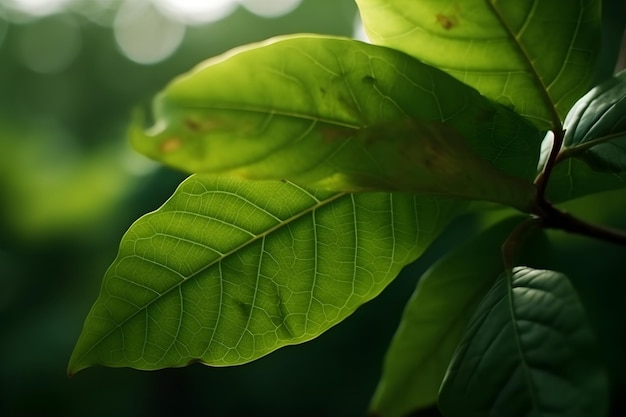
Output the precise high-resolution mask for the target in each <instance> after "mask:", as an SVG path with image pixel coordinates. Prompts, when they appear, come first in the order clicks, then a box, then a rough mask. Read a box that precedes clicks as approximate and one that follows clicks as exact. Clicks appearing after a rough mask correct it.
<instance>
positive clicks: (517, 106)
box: [357, 0, 601, 129]
mask: <svg viewBox="0 0 626 417" xmlns="http://www.w3.org/2000/svg"><path fill="white" fill-rule="evenodd" d="M357 3H358V5H359V9H360V10H361V16H362V19H363V22H364V25H365V29H366V32H367V33H368V35H369V37H370V38H371V39H372V41H373V42H374V43H377V44H381V45H386V46H390V47H392V48H396V49H399V50H401V51H404V52H407V53H409V54H411V55H413V56H415V57H417V58H419V59H421V60H422V61H424V62H426V63H427V64H430V65H433V66H435V67H438V68H441V69H443V70H445V71H446V72H448V73H450V74H451V75H453V76H454V77H456V78H457V79H459V80H461V81H463V82H465V83H467V84H469V85H471V86H473V87H475V88H477V89H478V90H479V91H480V92H481V93H482V94H484V95H485V96H487V97H490V98H492V99H494V100H496V101H498V102H500V103H503V104H507V105H510V106H511V107H513V108H514V110H515V111H516V112H518V113H520V114H521V115H523V116H525V117H527V118H528V119H529V120H531V121H532V122H533V123H535V125H537V126H539V127H540V128H542V129H549V128H551V127H553V126H555V125H560V121H561V120H563V119H564V118H565V115H566V114H567V112H568V111H569V109H570V107H571V106H572V105H573V104H574V102H575V101H576V100H577V99H578V98H579V97H580V96H582V95H583V94H584V93H585V92H586V91H587V90H588V89H589V87H591V83H592V82H593V77H594V70H595V67H596V60H597V57H598V52H599V50H600V27H601V19H600V5H601V1H600V0H591V1H569V2H567V3H564V2H563V1H562V0H541V1H537V0H515V1H498V0H463V1H451V0H420V1H414V0H357Z"/></svg>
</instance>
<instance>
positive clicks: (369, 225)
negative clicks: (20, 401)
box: [69, 175, 460, 373]
mask: <svg viewBox="0 0 626 417" xmlns="http://www.w3.org/2000/svg"><path fill="white" fill-rule="evenodd" d="M459 208H460V207H459V203H458V202H455V201H452V202H446V201H441V200H438V199H432V198H419V197H416V196H414V195H409V194H388V193H363V194H345V193H336V192H328V191H316V190H312V189H304V188H301V187H299V186H296V185H293V184H291V183H283V182H264V181H252V182H250V181H244V180H238V179H233V178H231V179H224V178H222V179H215V178H213V177H208V176H206V175H196V176H192V177H190V178H189V179H187V180H186V181H185V182H183V184H182V185H181V186H180V187H179V189H178V190H177V191H176V192H175V194H174V195H173V197H172V198H171V199H170V200H168V201H167V202H166V203H165V204H164V205H163V206H162V207H161V208H160V209H158V210H157V211H155V212H154V213H151V214H148V215H146V216H144V217H142V218H141V219H139V220H138V221H137V222H136V223H135V224H134V225H133V226H131V228H130V229H129V231H128V232H127V234H126V235H125V236H124V238H123V239H122V243H121V246H120V251H119V254H118V256H117V258H116V260H115V261H114V262H113V264H112V265H111V267H110V268H109V270H108V272H107V274H106V276H105V278H104V281H103V284H102V290H101V293H100V296H99V297H98V299H97V301H96V303H95V304H94V306H93V308H92V310H91V312H90V313H89V316H88V318H87V320H86V323H85V327H84V329H83V332H82V334H81V336H80V339H79V341H78V343H77V345H76V348H75V350H74V353H73V354H72V358H71V360H70V364H69V372H70V373H75V372H77V371H80V370H81V369H83V368H86V367H88V366H91V365H95V364H102V365H107V366H114V367H119V366H128V367H134V368H139V369H158V368H164V367H179V366H184V365H187V364H189V363H190V362H194V361H199V362H202V363H206V364H209V365H234V364H241V363H245V362H249V361H252V360H254V359H256V358H259V357H261V356H263V355H266V354H268V353H270V352H272V351H274V350H276V349H278V348H279V347H281V346H285V345H290V344H295V343H301V342H304V341H307V340H310V339H312V338H314V337H316V336H318V335H319V334H321V333H322V332H324V331H325V330H327V329H328V328H330V327H331V326H333V325H335V324H337V323H339V322H340V321H342V320H343V319H344V318H345V317H347V316H348V315H349V314H351V313H352V312H353V311H354V310H355V309H356V308H357V307H358V306H360V305H361V304H363V303H364V302H366V301H368V300H370V299H371V298H373V297H375V296H376V295H377V294H378V293H380V291H382V289H383V288H385V286H386V285H387V284H388V283H389V282H390V281H391V280H392V279H393V278H395V276H396V275H397V274H398V272H399V271H400V269H401V268H402V267H403V266H404V265H406V264H407V263H409V262H412V261H413V260H415V259H416V258H417V257H418V256H419V255H420V254H421V253H422V251H423V250H424V249H425V248H426V247H427V246H428V245H429V243H430V242H431V241H432V240H433V239H434V238H435V237H436V236H437V235H438V233H439V232H440V230H441V229H442V228H443V226H444V225H445V224H446V223H447V222H448V221H449V220H450V219H451V217H452V216H454V214H455V212H456V211H457V210H458V209H459Z"/></svg>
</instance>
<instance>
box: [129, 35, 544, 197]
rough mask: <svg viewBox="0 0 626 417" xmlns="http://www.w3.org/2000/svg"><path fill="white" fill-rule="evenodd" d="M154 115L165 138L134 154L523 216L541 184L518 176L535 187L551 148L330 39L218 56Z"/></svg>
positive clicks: (490, 107)
mask: <svg viewBox="0 0 626 417" xmlns="http://www.w3.org/2000/svg"><path fill="white" fill-rule="evenodd" d="M154 114H155V120H156V122H155V125H154V127H153V128H152V129H150V130H149V131H147V132H145V133H144V132H143V131H142V127H141V126H136V127H135V129H134V130H133V140H134V144H135V146H136V147H137V149H138V150H139V151H141V152H142V153H145V154H146V155H148V156H150V157H152V158H155V159H158V160H160V161H162V162H164V163H166V164H168V165H170V166H173V167H176V168H179V169H182V170H185V171H188V172H202V173H213V174H228V175H236V176H240V177H244V178H249V179H288V180H290V181H294V182H297V183H299V184H308V185H311V186H315V187H321V188H326V189H332V190H337V191H350V192H352V191H362V190H376V191H396V190H401V191H410V192H422V193H429V194H439V195H449V196H461V197H466V198H474V199H486V200H491V201H494V200H495V201H498V202H503V203H505V204H509V205H513V206H516V207H521V206H524V205H525V204H526V202H527V201H528V196H529V195H530V194H532V186H531V185H530V184H529V183H528V181H525V182H521V181H519V180H518V179H517V178H511V175H513V176H515V177H521V178H523V179H526V180H528V179H532V178H533V177H534V168H535V165H536V155H537V153H538V151H539V145H540V138H541V135H540V134H539V132H538V131H537V130H536V129H535V128H533V127H532V126H531V125H529V124H528V123H526V122H525V121H524V119H523V118H521V117H519V116H518V115H517V114H515V113H513V112H511V111H509V110H508V109H506V108H504V107H502V106H499V105H497V104H495V103H493V102H491V101H490V100H487V99H485V98H484V97H482V96H481V95H480V94H478V92H477V91H476V90H474V89H472V88H470V87H468V86H466V85H464V84H463V83H461V82H459V81H457V80H455V79H454V78H452V77H451V76H449V75H448V74H446V73H444V72H442V71H440V70H437V69H435V68H432V67H429V66H427V65H424V64H423V63H421V62H419V61H418V60H416V59H414V58H412V57H410V56H408V55H406V54H404V53H401V52H398V51H395V50H392V49H388V48H384V47H379V46H374V45H368V44H365V43H361V42H357V41H353V40H349V39H338V38H329V37H321V36H301V37H287V38H278V39H274V40H271V41H268V42H265V43H262V44H256V45H251V46H248V47H245V48H240V49H237V50H235V51H232V52H230V53H228V54H226V55H224V56H221V57H217V58H214V59H211V60H209V61H207V62H206V63H204V64H202V65H201V66H199V67H198V68H196V69H194V70H193V71H191V72H190V73H188V74H186V75H184V76H182V77H179V78H178V79H176V80H175V81H173V82H172V83H171V84H170V85H169V86H167V88H165V90H164V91H163V92H162V93H161V94H160V95H159V96H158V98H157V99H156V101H155V109H154ZM494 166H495V167H497V168H499V170H496V169H494ZM500 170H501V171H503V172H501V171H500ZM523 208H524V207H522V209H523Z"/></svg>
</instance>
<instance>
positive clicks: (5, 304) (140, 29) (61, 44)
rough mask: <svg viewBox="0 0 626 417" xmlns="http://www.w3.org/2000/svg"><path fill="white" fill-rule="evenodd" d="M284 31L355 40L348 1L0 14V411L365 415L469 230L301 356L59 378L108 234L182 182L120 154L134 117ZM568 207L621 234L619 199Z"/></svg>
mask: <svg viewBox="0 0 626 417" xmlns="http://www.w3.org/2000/svg"><path fill="white" fill-rule="evenodd" d="M622 17H623V15H622ZM296 32H315V33H325V34H334V35H343V36H357V37H358V36H362V35H361V34H360V31H359V26H358V18H357V9H356V6H355V4H354V2H353V0H301V1H300V0H273V1H270V0H240V1H237V0H210V1H209V0H197V1H191V0H125V1H124V0H0V415H2V416H86V415H89V416H110V415H116V416H140V415H150V416H160V415H185V416H193V415H205V416H268V415H274V416H279V415H285V416H294V415H297V416H303V417H305V416H346V417H347V416H359V415H363V414H364V413H365V410H366V408H367V404H368V401H369V397H370V396H371V394H372V392H373V390H374V388H375V386H376V382H377V379H378V377H379V375H380V367H381V362H382V358H383V355H384V351H385V349H386V346H387V344H388V343H389V340H390V338H391V336H392V334H393V332H394V331H395V327H396V325H397V322H398V320H399V317H400V314H401V312H402V309H403V306H404V303H405V302H406V300H407V299H408V297H409V296H410V294H411V292H412V291H413V288H414V285H415V282H416V279H417V277H418V276H419V274H420V273H421V271H423V270H424V268H426V267H427V266H428V265H429V264H430V263H431V262H433V261H434V260H435V259H437V258H438V257H440V256H441V255H442V254H443V253H445V250H446V248H448V247H449V246H450V245H451V244H453V243H454V242H456V241H457V240H460V239H464V238H465V237H466V236H467V235H469V234H470V233H471V231H472V230H474V229H475V228H476V227H478V225H479V224H480V222H479V219H474V218H464V219H462V220H460V221H457V222H456V223H455V227H453V228H451V229H450V230H448V231H447V232H446V233H445V234H444V236H443V237H442V239H441V240H440V241H438V242H437V243H436V244H435V245H434V246H433V247H432V248H431V249H429V251H428V252H427V253H426V255H425V256H424V257H423V258H422V259H421V260H420V261H419V262H418V263H417V264H415V265H412V266H411V267H409V268H407V269H406V270H405V271H404V272H403V274H402V275H401V276H400V277H399V278H398V279H397V280H396V281H395V282H394V283H393V284H392V285H391V286H390V287H389V288H388V290H386V291H385V292H384V293H383V294H382V295H381V296H380V297H379V298H377V299H376V300H374V301H373V302H371V303H368V304H367V305H365V306H364V307H362V308H361V309H359V310H358V311H357V313H356V314H355V315H354V316H353V317H351V318H350V319H349V320H347V321H346V322H345V323H343V324H341V325H340V326H337V327H336V328H333V329H331V330H330V331H329V332H328V333H326V334H324V335H323V336H321V337H320V338H318V339H316V340H314V341H312V342H310V343H307V344H305V345H302V346H297V347H289V348H285V349H281V350H279V351H277V352H275V353H273V354H271V355H269V356H267V357H265V358H263V359H261V360H259V361H257V362H254V363H251V364H248V365H245V366H241V367H234V368H209V367H205V366H201V365H196V366H191V367H189V368H184V369H172V370H165V371H159V372H139V371H133V370H128V369H108V368H92V369H88V370H86V371H83V372H81V373H80V374H78V375H76V376H75V377H74V378H72V379H68V378H67V376H66V369H65V368H66V365H67V361H68V359H69V356H70V353H71V351H72V348H73V345H74V343H75V342H76V339H77V338H78V334H79V332H80V330H81V328H82V324H83V320H84V318H85V316H86V314H87V312H88V311H89V308H90V306H91V304H92V303H93V301H94V300H95V298H96V296H97V293H98V291H99V287H100V282H101V278H102V276H103V274H104V271H105V270H106V268H107V266H108V264H109V263H110V262H111V261H112V260H113V258H114V256H115V254H116V251H117V245H118V243H119V240H120V238H121V236H122V234H123V233H124V231H125V230H126V229H127V228H128V227H129V225H130V224H131V223H132V221H134V220H135V219H136V218H137V217H139V216H140V215H142V214H144V213H146V212H148V211H151V210H154V209H156V208H157V207H158V206H159V205H160V204H162V203H163V202H164V201H165V199H166V198H167V197H168V196H169V195H171V193H172V191H173V190H174V188H175V187H176V186H177V185H178V183H179V182H180V181H181V180H182V179H183V178H184V175H183V174H181V173H178V172H173V171H170V170H166V169H164V168H162V167H160V166H158V165H156V164H154V163H152V162H150V161H148V160H146V159H144V158H143V157H141V156H139V155H137V154H136V153H135V152H133V151H132V150H131V149H130V147H129V146H128V144H127V140H126V137H125V130H126V127H127V125H128V122H129V117H130V114H131V111H132V109H133V107H135V106H137V105H142V106H146V105H148V104H149V102H150V100H151V98H152V97H153V96H154V94H155V93H157V92H158V91H159V90H160V89H161V88H162V87H163V86H164V85H165V84H166V83H167V81H168V80H170V79H171V78H173V77H174V76H176V75H177V74H180V73H182V72H184V71H186V70H188V69H190V68H191V67H192V66H194V65H195V64H197V63H199V62H200V61H202V60H204V59H206V58H209V57H212V56H215V55H217V54H219V53H221V52H224V51H226V50H228V49H230V48H232V47H235V46H238V45H242V44H245V43H249V42H253V41H258V40H262V39H265V38H268V37H271V36H274V35H279V34H286V33H296ZM598 201H601V202H602V203H601V204H598ZM574 209H576V207H574ZM578 209H580V210H583V212H592V213H593V214H594V216H595V217H596V218H597V219H599V220H600V221H603V222H604V223H608V224H613V225H618V226H619V225H621V226H623V227H626V224H624V223H625V222H624V220H623V209H624V193H623V192H621V193H608V194H605V195H603V196H602V197H601V198H595V199H587V201H583V202H582V203H580V204H579V207H578ZM555 239H561V240H562V243H563V244H564V249H562V250H560V251H558V253H554V252H553V253H552V254H553V255H554V259H557V260H559V262H561V263H562V264H563V265H564V266H563V267H564V268H567V267H568V266H571V265H570V264H571V255H572V254H574V255H576V257H577V258H583V259H584V256H582V254H583V253H587V252H588V251H589V249H588V248H589V242H588V241H586V240H576V239H574V240H572V239H564V238H563V237H562V236H560V235H559V236H556V237H555ZM592 245H594V244H592ZM595 245H596V246H593V247H595V248H596V249H595V250H597V251H599V252H602V253H603V256H604V258H603V262H602V268H603V269H602V271H603V272H602V274H603V275H602V277H604V276H609V278H610V279H608V281H610V283H611V286H605V285H596V284H594V282H595V283H597V282H601V280H602V277H600V276H599V277H598V278H597V279H595V278H594V281H589V280H588V279H587V280H586V279H585V277H586V275H589V274H592V275H595V274H596V273H598V269H597V268H595V267H594V266H593V265H594V264H593V263H590V262H583V261H580V260H579V261H578V262H579V264H580V265H578V266H576V267H575V268H572V269H574V270H575V271H576V274H578V275H580V277H581V278H580V279H579V280H577V281H576V282H580V284H579V286H580V287H581V288H583V289H584V292H585V293H586V294H590V295H589V296H588V301H587V302H588V303H589V304H593V305H596V306H602V305H604V304H605V303H608V304H607V305H609V306H615V307H614V309H613V310H612V309H611V308H613V307H610V308H609V310H608V311H604V312H603V313H598V314H597V317H596V316H594V317H593V320H594V323H596V324H598V327H599V328H601V329H604V330H600V331H599V332H600V333H601V335H602V337H605V338H606V339H605V342H606V343H605V345H606V346H608V347H607V349H605V350H606V354H607V357H608V358H609V360H611V361H613V362H611V363H612V365H613V369H615V371H614V374H615V375H614V380H615V381H617V385H616V386H617V387H618V388H619V387H624V386H626V384H624V378H623V377H621V375H624V374H625V373H626V366H624V361H623V360H622V361H619V360H616V359H615V358H614V357H615V356H621V355H619V353H620V352H622V350H623V348H624V344H623V343H621V344H620V343H618V342H615V340H614V339H615V338H614V337H613V338H611V335H614V333H618V334H626V327H625V326H624V320H617V319H615V317H626V316H624V315H623V314H622V313H624V308H623V307H619V308H618V307H617V306H619V305H620V300H619V298H618V297H619V296H620V294H624V292H623V290H626V286H625V285H624V282H625V281H624V280H620V279H618V278H623V277H624V276H623V275H624V273H623V272H620V268H619V267H620V265H623V262H622V261H621V259H623V256H624V251H623V250H622V251H621V252H620V250H619V249H617V248H614V247H605V246H606V245H603V244H595ZM598 245H599V246H598ZM537 262H538V263H541V262H543V261H541V260H538V261H537ZM585 268H586V269H585ZM576 274H575V275H576ZM620 274H621V276H619V275H620ZM590 282H591V284H590ZM615 286H617V287H618V289H619V291H615ZM597 310H598V311H600V310H601V309H600V308H599V307H598V308H597ZM605 310H606V309H605ZM620 314H622V315H621V316H620ZM607 317H613V319H612V320H611V319H607ZM618 339H619V338H618ZM619 340H621V339H619ZM622 384H623V385H622ZM620 389H621V388H620Z"/></svg>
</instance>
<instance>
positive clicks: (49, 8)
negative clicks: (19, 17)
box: [8, 0, 71, 16]
mask: <svg viewBox="0 0 626 417" xmlns="http://www.w3.org/2000/svg"><path fill="white" fill-rule="evenodd" d="M70 1H71V0H9V4H8V6H9V7H11V8H14V9H16V10H18V11H20V12H23V13H26V14H29V15H32V16H46V15H49V14H53V13H56V12H59V11H61V10H63V9H64V8H65V6H67V4H68V3H69V2H70Z"/></svg>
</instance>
